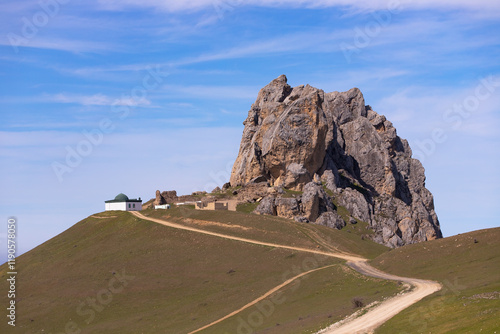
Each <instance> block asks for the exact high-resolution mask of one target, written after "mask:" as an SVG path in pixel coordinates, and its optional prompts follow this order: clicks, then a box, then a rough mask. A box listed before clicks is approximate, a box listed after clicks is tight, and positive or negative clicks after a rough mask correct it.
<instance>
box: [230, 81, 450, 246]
mask: <svg viewBox="0 0 500 334" xmlns="http://www.w3.org/2000/svg"><path fill="white" fill-rule="evenodd" d="M243 124H244V125H245V128H244V130H243V135H242V139H241V144H240V150H239V154H238V157H237V158H236V161H235V163H234V166H233V169H232V173H231V179H230V183H231V186H233V187H236V186H243V187H246V186H249V185H251V184H254V183H255V182H256V180H258V181H259V182H266V183H267V185H268V186H269V187H273V188H282V189H284V190H285V192H283V191H269V195H267V197H266V198H264V200H262V201H261V204H260V205H259V206H258V207H257V209H256V213H261V214H270V215H278V216H282V217H286V218H294V219H295V220H296V221H299V222H313V223H318V224H322V225H326V226H330V227H333V228H338V229H341V228H343V227H344V226H345V224H348V223H356V222H357V221H364V222H366V223H368V225H369V226H370V228H371V229H372V230H373V231H374V232H375V234H374V235H373V236H372V239H373V240H374V241H376V242H378V243H381V244H384V245H386V246H389V247H399V246H402V245H405V244H411V243H416V242H421V241H425V240H431V239H435V238H441V237H442V234H441V229H440V226H439V221H438V218H437V215H436V213H435V211H434V200H433V197H432V194H431V193H430V191H429V190H427V189H426V188H425V173H424V168H423V166H422V164H421V163H420V161H418V160H416V159H413V158H412V157H411V156H412V151H411V149H410V146H409V145H408V142H407V141H406V140H405V139H401V138H400V137H399V136H398V135H397V133H396V129H395V128H394V126H393V125H392V123H391V122H390V121H388V120H387V119H386V118H385V117H384V116H383V115H379V114H377V113H376V112H375V111H373V110H372V108H371V107H370V106H368V105H365V100H364V97H363V94H362V93H361V91H360V90H359V89H357V88H352V89H350V90H349V91H347V92H331V93H325V92H324V91H323V90H321V89H317V88H314V87H311V86H309V85H306V86H304V85H301V86H298V87H293V88H292V87H290V86H289V85H288V83H287V78H286V76H284V75H281V76H280V77H278V78H276V79H274V80H273V81H271V83H269V84H268V85H267V86H265V87H264V88H262V89H261V90H260V92H259V94H258V96H257V100H256V101H255V103H254V104H253V105H252V107H251V108H250V111H249V112H248V117H247V119H246V120H245V121H244V122H243ZM290 193H293V196H292V197H293V198H289V197H290V196H285V195H287V194H290ZM287 197H288V198H287ZM340 207H341V208H342V209H340ZM340 210H343V212H344V215H343V216H342V215H340ZM346 212H347V216H346ZM341 216H342V217H341Z"/></svg>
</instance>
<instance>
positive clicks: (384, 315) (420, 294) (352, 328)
mask: <svg viewBox="0 0 500 334" xmlns="http://www.w3.org/2000/svg"><path fill="white" fill-rule="evenodd" d="M131 213H132V214H133V215H134V216H136V217H138V218H140V219H144V220H149V221H152V222H155V223H158V224H161V225H165V226H169V227H172V228H177V229H181V230H186V231H191V232H196V233H202V234H206V235H211V236H216V237H219V238H224V239H229V240H236V241H240V242H246V243H250V244H254V245H262V246H269V247H276V248H283V249H290V250H295V251H301V252H307V253H314V254H321V255H326V256H330V257H336V258H340V259H343V260H346V261H347V265H349V266H350V267H351V268H353V269H354V270H356V271H357V272H359V273H361V274H363V275H366V276H371V277H376V278H382V279H388V280H393V281H401V282H405V283H408V284H410V285H412V286H413V289H412V290H411V291H409V292H406V293H403V294H398V295H397V296H395V297H392V298H389V299H387V300H385V301H383V302H382V303H380V304H378V305H376V306H375V307H373V308H371V309H370V310H368V312H366V313H365V314H363V315H362V316H360V317H357V318H356V317H353V318H351V317H349V318H346V319H344V320H342V321H339V322H337V323H335V324H333V325H332V326H330V327H328V328H326V329H323V330H321V331H319V332H318V333H317V334H320V333H321V334H343V333H346V334H355V333H372V332H373V331H374V330H375V329H376V328H377V327H379V326H380V325H382V324H383V323H384V322H386V321H387V320H389V319H390V318H392V317H393V316H395V315H396V314H398V313H399V312H401V311H402V310H404V309H406V308H407V307H409V306H411V305H413V304H415V303H416V302H418V301H419V300H421V299H422V298H424V297H426V296H428V295H430V294H432V293H434V292H436V291H439V290H440V289H441V285H440V284H439V283H437V282H434V281H428V280H422V279H416V278H408V277H399V276H395V275H391V274H388V273H385V272H383V271H380V270H378V269H376V268H374V267H372V266H370V265H369V264H368V263H367V259H365V258H362V257H359V256H355V255H351V254H346V253H341V252H332V253H329V252H323V251H317V250H313V249H307V248H300V247H291V246H286V245H279V244H273V243H268V242H261V241H258V240H252V239H245V238H240V237H235V236H231V235H226V234H222V233H216V232H210V231H205V230H202V229H198V228H194V227H189V226H184V225H181V224H176V223H171V222H167V221H165V220H161V219H157V218H150V217H146V216H144V215H143V214H141V213H139V212H137V211H131ZM319 269H322V268H318V269H316V270H319ZM305 274H307V273H303V274H301V275H300V276H303V275H305ZM297 278H298V277H294V278H292V279H291V280H289V281H290V282H289V281H287V282H284V283H283V284H280V285H279V286H277V287H275V288H273V289H272V290H270V291H268V292H267V293H266V294H264V295H263V296H260V297H259V298H257V299H256V300H254V301H252V302H250V303H248V304H247V305H245V306H243V307H242V308H240V309H238V310H236V311H234V312H232V313H230V314H228V315H226V316H225V317H223V318H221V319H218V320H216V321H214V322H212V323H210V324H208V325H206V326H203V327H202V328H199V329H198V330H196V331H193V332H191V333H195V332H198V331H201V330H202V329H205V328H208V327H210V326H212V325H215V324H216V323H218V322H221V321H222V320H225V319H227V318H229V317H231V316H233V315H236V314H237V313H239V312H241V311H243V310H244V309H246V308H248V307H250V306H252V305H254V304H255V303H257V302H259V301H261V300H262V299H264V298H266V297H267V296H269V295H270V294H271V293H273V292H276V291H278V290H279V289H281V288H282V287H284V286H286V285H288V284H289V283H291V281H293V280H295V279H297Z"/></svg>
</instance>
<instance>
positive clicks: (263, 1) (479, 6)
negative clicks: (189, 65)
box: [98, 0, 500, 12]
mask: <svg viewBox="0 0 500 334" xmlns="http://www.w3.org/2000/svg"><path fill="white" fill-rule="evenodd" d="M98 2H99V4H100V6H101V8H103V9H107V10H125V9H129V8H133V7H149V8H155V9H159V10H165V11H169V12H179V11H199V10H202V9H207V8H213V9H214V10H216V8H236V7H239V6H243V5H246V6H261V7H286V8H290V7H305V8H326V7H336V6H341V7H346V8H350V9H353V10H358V11H359V10H363V11H374V10H381V9H387V8H390V7H389V6H391V4H394V3H395V2H394V1H389V0H247V1H226V0H179V1H163V0H98ZM396 3H399V4H401V5H400V6H401V7H400V8H401V9H428V8H431V9H435V8H438V9H465V10H471V11H476V12H488V11H491V10H498V9H500V3H499V2H498V1H490V0H477V1H469V0H400V1H399V2H396Z"/></svg>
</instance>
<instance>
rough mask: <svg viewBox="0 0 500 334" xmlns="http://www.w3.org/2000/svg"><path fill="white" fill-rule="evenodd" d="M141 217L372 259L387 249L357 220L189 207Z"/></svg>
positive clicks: (158, 211)
mask: <svg viewBox="0 0 500 334" xmlns="http://www.w3.org/2000/svg"><path fill="white" fill-rule="evenodd" d="M141 213H142V214H144V215H145V216H149V217H154V218H159V219H165V220H169V221H172V222H177V223H181V224H184V225H188V226H192V227H198V228H200V227H201V228H203V229H205V230H208V231H212V232H219V233H225V234H228V235H232V236H238V237H245V238H251V239H257V240H260V241H266V242H273V243H277V244H284V245H289V246H295V247H305V248H311V249H320V250H324V251H331V250H332V249H336V250H339V251H342V252H348V253H353V254H357V255H360V256H363V257H366V258H369V259H371V258H375V257H376V256H378V255H380V254H383V253H385V252H387V251H388V250H389V248H388V247H385V246H383V245H380V244H377V243H375V242H373V241H371V240H369V238H368V237H367V236H368V235H370V234H371V233H373V232H372V231H371V230H370V229H368V228H367V225H366V224H365V223H363V222H360V223H358V224H355V225H351V224H348V225H347V226H346V227H344V228H343V229H342V230H340V231H339V230H336V229H332V228H329V227H326V226H321V225H315V224H304V223H297V222H295V221H293V220H291V219H285V218H280V217H275V216H261V215H256V214H251V213H250V214H249V213H244V212H233V211H211V210H195V209H194V208H193V207H190V206H182V207H175V206H174V207H173V208H172V209H170V210H167V211H164V210H152V209H148V210H143V211H142V212H141Z"/></svg>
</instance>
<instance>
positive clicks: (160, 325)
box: [0, 209, 398, 334]
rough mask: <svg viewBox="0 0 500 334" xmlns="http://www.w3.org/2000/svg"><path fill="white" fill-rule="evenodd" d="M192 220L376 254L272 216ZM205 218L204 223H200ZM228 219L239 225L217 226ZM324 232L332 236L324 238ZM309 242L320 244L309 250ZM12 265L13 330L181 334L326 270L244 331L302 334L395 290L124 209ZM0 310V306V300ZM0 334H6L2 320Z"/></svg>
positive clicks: (0, 270)
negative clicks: (14, 281) (289, 281)
mask: <svg viewBox="0 0 500 334" xmlns="http://www.w3.org/2000/svg"><path fill="white" fill-rule="evenodd" d="M179 210H180V209H179ZM193 211H194V210H193ZM169 213H170V214H175V210H172V211H170V212H169ZM178 213H179V217H180V216H182V215H181V213H180V212H178ZM184 213H185V212H184ZM155 214H158V213H155ZM162 214H165V213H162ZM197 214H200V215H201V216H197ZM190 217H191V218H190V219H199V220H200V221H197V220H193V221H191V222H190V224H195V225H197V226H198V227H200V226H201V227H203V228H206V229H221V230H222V231H224V232H227V231H233V232H231V233H234V234H238V235H243V236H245V237H247V238H256V239H259V240H266V239H270V238H271V239H273V238H277V240H273V241H274V242H282V243H283V244H297V245H304V246H307V247H311V248H313V249H318V247H323V248H328V247H331V245H335V246H339V247H343V248H345V249H349V250H351V249H356V247H359V249H361V250H363V251H364V253H366V254H371V255H372V256H374V255H376V254H380V253H382V252H383V251H384V250H386V248H385V247H382V246H379V245H376V244H374V243H372V242H370V241H366V240H361V239H360V236H359V235H356V234H355V233H353V232H344V234H345V236H343V234H339V233H337V232H339V231H333V232H331V233H333V234H331V233H330V232H329V231H326V230H324V229H323V228H322V227H320V226H313V225H309V224H302V225H301V226H299V228H298V229H297V228H296V227H293V226H291V225H290V224H291V223H290V222H289V221H287V220H283V219H274V218H272V217H269V218H270V219H268V217H259V216H255V215H246V214H243V213H228V212H225V213H220V212H217V213H213V212H201V213H198V212H194V213H192V215H191V216H190ZM203 217H205V218H209V219H210V220H207V221H205V222H202V221H201V218H203ZM256 217H257V218H258V219H256ZM176 219H180V218H176ZM217 221H222V222H226V223H227V224H223V223H220V224H221V225H218V224H215V223H217ZM229 222H231V224H233V222H234V225H236V224H237V225H241V226H243V228H241V227H228V226H226V225H229V224H228V223H229ZM294 225H295V224H294ZM297 225H298V224H297ZM330 235H333V236H334V237H337V239H333V238H332V240H330V241H328V240H326V237H328V236H330ZM315 236H322V237H324V238H325V240H326V241H325V240H323V241H321V242H320V243H319V244H318V243H317V242H315V241H313V238H314V237H315ZM356 243H360V244H361V246H356ZM351 244H352V245H351ZM349 245H351V246H349ZM350 247H351V248H350ZM17 262H18V264H17V267H18V268H17V269H18V277H17V278H18V282H17V291H18V295H17V297H18V298H17V316H18V318H17V328H16V329H18V330H19V331H20V332H22V333H64V332H66V333H72V332H75V333H76V332H78V333H134V334H135V333H159V332H160V333H188V332H189V331H191V330H194V329H196V328H199V327H202V326H203V325H205V324H207V323H209V322H211V321H214V320H216V319H218V318H220V317H222V316H224V315H226V314H228V313H230V312H231V311H233V310H235V309H237V308H239V307H241V306H243V305H245V304H246V303H248V302H250V301H252V300H253V299H255V298H257V297H258V296H260V295H262V294H264V293H265V292H267V291H268V290H270V289H271V288H273V287H275V286H277V285H279V284H281V283H282V282H283V281H285V280H286V279H288V278H290V277H291V276H293V275H295V274H297V273H301V272H305V271H307V270H309V269H311V268H315V267H321V266H326V265H331V264H333V265H334V266H333V267H330V268H328V269H324V270H320V271H317V272H315V273H313V274H311V275H308V276H305V277H304V279H302V280H301V281H298V283H296V284H295V285H293V286H288V287H287V288H284V289H283V291H281V292H280V296H281V297H282V300H283V299H284V301H283V303H280V304H279V305H278V304H276V308H275V310H273V312H272V314H271V315H269V316H267V315H266V316H265V321H263V323H262V324H260V323H259V324H258V326H253V325H252V326H253V327H252V329H253V330H254V332H255V333H257V332H266V333H287V334H289V333H304V332H307V331H310V330H311V329H315V328H318V324H319V323H325V322H328V323H330V322H333V321H335V320H337V319H340V318H342V317H344V316H346V315H348V314H350V313H352V311H353V309H352V305H351V299H352V298H353V297H361V298H363V299H364V300H365V301H366V302H369V301H371V300H375V299H377V300H378V299H381V298H383V297H384V296H389V295H392V294H394V293H395V292H396V291H398V286H397V285H396V284H394V283H386V282H382V281H380V280H376V279H367V278H365V277H360V276H359V275H358V274H357V273H355V272H353V271H352V270H350V269H346V267H345V266H344V265H341V261H340V260H336V259H333V258H327V257H316V256H312V255H310V254H307V253H300V252H294V251H290V250H282V249H276V248H271V247H264V246H257V245H251V244H246V243H241V242H237V241H231V240H224V239H221V238H217V237H212V236H206V235H201V234H196V233H192V232H188V231H181V230H176V229H172V228H169V227H165V226H162V225H159V224H155V223H152V222H149V221H144V220H140V219H138V218H136V217H134V216H132V215H131V214H129V213H124V212H105V213H99V214H97V215H95V216H91V217H89V218H87V219H85V220H83V221H81V222H79V223H78V224H76V225H74V226H73V227H71V228H70V229H68V230H67V231H65V232H63V233H61V234H60V235H58V236H56V237H55V238H53V239H51V240H49V241H47V242H46V243H44V244H42V245H40V246H38V247H37V248H35V249H33V250H32V251H30V252H28V253H26V254H23V255H22V256H20V257H19V258H18V259H17ZM6 272H7V270H6V266H5V265H3V266H1V267H0V289H1V290H2V291H7V290H8V288H7V281H6V278H7V277H6ZM0 303H1V304H2V305H7V298H6V294H2V295H1V297H0ZM253 311H255V308H253V309H249V310H248V312H250V313H251V312H253ZM242 316H243V317H248V314H247V313H242ZM234 321H235V319H228V320H227V321H225V322H223V323H220V324H219V326H221V327H219V328H218V329H217V328H215V327H214V328H215V329H214V328H210V329H207V330H206V331H204V332H206V333H224V332H223V331H227V332H229V333H234V332H235V329H234V327H235V326H236V327H237V326H238V325H239V323H238V320H237V318H236V323H235V322H234ZM277 323H279V326H277V325H276V324H277ZM252 324H256V323H254V322H252ZM271 327H272V329H271ZM79 330H81V332H79ZM222 330H223V331H222ZM0 332H1V333H10V332H12V330H11V328H10V327H7V324H6V321H2V322H1V323H0Z"/></svg>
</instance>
